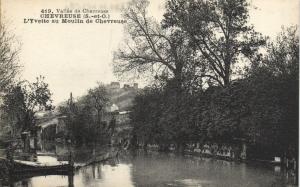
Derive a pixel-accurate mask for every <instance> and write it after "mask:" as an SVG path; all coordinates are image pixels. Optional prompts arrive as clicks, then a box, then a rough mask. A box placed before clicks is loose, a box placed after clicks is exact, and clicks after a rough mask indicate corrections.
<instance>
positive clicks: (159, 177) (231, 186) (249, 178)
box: [14, 153, 286, 187]
mask: <svg viewBox="0 0 300 187" xmlns="http://www.w3.org/2000/svg"><path fill="white" fill-rule="evenodd" d="M52 161H54V160H52ZM70 180H71V181H70ZM72 185H74V186H75V187H86V186H89V187H96V186H101V187H102V186H104V187H119V186H122V187H133V186H178V187H179V186H180V187H181V186H182V187H183V186H198V187H222V186H226V187H240V186H247V187H281V186H286V184H285V178H284V175H283V173H282V172H280V171H278V170H275V171H274V168H272V167H270V168H268V167H263V166H260V165H249V164H244V163H234V162H227V161H220V160H213V159H204V158H199V157H190V156H176V155H173V154H161V153H148V154H144V153H140V154H136V155H133V154H122V155H121V156H120V158H119V160H117V159H115V160H111V161H109V162H106V163H103V164H100V163H99V164H94V165H91V166H87V167H83V168H81V169H79V170H78V171H76V172H75V174H74V177H73V176H72V177H70V176H54V175H51V176H40V177H32V178H30V179H25V180H23V181H19V182H16V183H14V186H20V187H25V186H28V187H54V186H55V187H58V186H59V187H62V186H72Z"/></svg>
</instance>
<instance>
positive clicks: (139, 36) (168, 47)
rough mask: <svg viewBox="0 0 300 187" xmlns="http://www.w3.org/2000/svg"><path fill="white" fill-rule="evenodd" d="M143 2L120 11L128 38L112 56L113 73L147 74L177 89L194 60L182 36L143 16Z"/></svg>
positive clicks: (144, 0) (145, 15) (136, 0)
mask: <svg viewBox="0 0 300 187" xmlns="http://www.w3.org/2000/svg"><path fill="white" fill-rule="evenodd" d="M148 5H149V2H148V1H147V0H133V1H131V2H130V3H129V4H128V6H127V7H126V8H125V9H124V10H123V17H124V19H126V20H127V25H126V28H125V30H126V32H127V36H128V38H127V39H126V40H125V41H124V43H123V46H122V47H120V49H119V50H118V51H117V52H115V54H114V72H115V73H116V74H118V75H121V74H123V73H125V72H130V73H132V74H136V73H145V72H151V73H152V74H154V77H155V78H156V79H160V80H163V81H165V80H168V79H170V78H172V79H173V80H174V81H173V82H174V83H175V85H174V87H177V88H179V89H180V88H181V87H182V83H183V82H184V74H185V72H187V71H189V68H190V67H189V65H188V64H190V65H193V63H190V62H192V61H193V60H194V54H193V51H192V50H191V48H190V47H189V46H188V45H189V44H188V43H187V40H186V36H185V35H184V34H183V33H181V32H180V31H179V30H176V29H163V28H162V27H161V26H160V24H158V23H157V22H155V20H154V19H153V18H152V17H149V16H148V15H147V7H148Z"/></svg>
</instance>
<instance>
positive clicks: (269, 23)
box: [0, 0, 300, 104]
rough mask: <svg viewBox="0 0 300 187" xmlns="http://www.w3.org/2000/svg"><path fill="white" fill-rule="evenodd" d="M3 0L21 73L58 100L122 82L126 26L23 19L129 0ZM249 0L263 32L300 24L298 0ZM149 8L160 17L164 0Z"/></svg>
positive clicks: (115, 9) (114, 10) (115, 6)
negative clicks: (42, 82)
mask: <svg viewBox="0 0 300 187" xmlns="http://www.w3.org/2000/svg"><path fill="white" fill-rule="evenodd" d="M0 1H1V17H2V20H1V21H2V22H4V23H5V24H6V26H7V27H8V28H9V30H10V31H11V33H13V34H14V35H15V36H16V40H17V41H18V42H19V43H21V47H20V54H19V61H20V64H21V65H22V66H23V67H22V72H21V77H22V78H23V79H26V80H29V81H33V80H34V79H35V77H37V76H39V75H43V76H45V77H46V82H47V83H49V87H50V90H51V91H52V93H53V97H52V98H53V100H54V104H57V103H59V102H61V101H63V100H66V99H68V97H69V94H70V92H72V93H73V95H74V96H75V97H78V96H81V95H83V94H85V93H86V91H87V90H88V89H89V88H92V87H94V86H95V85H96V82H97V81H100V82H103V83H110V82H111V81H118V78H117V77H115V76H114V75H113V72H112V58H113V51H115V50H116V49H117V48H118V46H119V44H120V42H121V41H122V39H123V25H122V24H106V25H104V24H25V23H24V18H34V17H36V18H37V17H39V14H40V11H41V9H45V8H47V9H49V8H51V9H56V8H73V9H75V8H80V9H82V8H90V9H107V10H108V11H109V12H110V14H111V17H112V18H114V19H118V18H121V16H120V11H119V8H120V5H122V4H124V3H126V2H127V1H128V0H114V1H113V0H101V1H100V0H85V1H81V0H26V1H24V0H0ZM251 4H252V5H251V9H250V23H252V24H253V25H254V27H255V30H256V31H258V32H261V33H262V34H263V35H267V36H270V37H271V38H275V36H276V34H277V33H279V32H280V30H281V26H282V25H284V26H290V25H295V24H298V23H299V8H300V7H299V0H251ZM149 12H150V14H151V15H152V16H153V17H155V18H156V19H157V20H161V18H162V15H163V12H164V4H163V3H162V1H160V0H151V3H150V9H149ZM120 81H121V83H132V82H126V80H120ZM137 82H139V84H140V85H142V86H143V85H145V84H146V83H145V82H141V81H139V80H137Z"/></svg>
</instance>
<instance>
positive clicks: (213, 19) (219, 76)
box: [163, 0, 265, 86]
mask: <svg viewBox="0 0 300 187" xmlns="http://www.w3.org/2000/svg"><path fill="white" fill-rule="evenodd" d="M166 8H167V12H166V13H165V14H164V20H163V27H164V28H179V29H180V30H181V31H182V32H184V33H185V34H186V35H187V36H188V37H189V41H190V45H191V46H193V48H194V50H196V51H197V52H198V53H200V54H201V55H200V56H199V57H200V58H199V62H198V63H199V66H201V67H202V68H201V69H203V71H202V73H201V75H200V76H201V77H206V78H207V79H208V80H209V81H213V82H215V83H217V84H218V85H220V86H228V85H229V84H230V82H231V80H232V79H233V78H234V77H233V76H235V77H237V76H238V73H239V72H240V71H238V70H236V69H235V68H234V66H235V65H238V66H241V65H242V63H244V61H245V59H249V60H250V61H251V60H252V61H253V60H257V59H258V58H259V55H258V56H257V52H258V49H259V47H260V46H262V45H263V44H264V42H265V41H264V39H263V38H262V37H261V35H260V34H259V33H257V32H255V31H254V29H253V26H249V25H248V18H249V13H248V9H249V3H247V0H206V1H197V0H187V1H186V0H170V1H168V3H167V6H166Z"/></svg>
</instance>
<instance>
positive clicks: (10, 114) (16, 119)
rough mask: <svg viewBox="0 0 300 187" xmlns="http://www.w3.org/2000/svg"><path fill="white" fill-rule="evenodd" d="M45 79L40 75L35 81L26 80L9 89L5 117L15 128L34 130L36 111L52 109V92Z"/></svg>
mask: <svg viewBox="0 0 300 187" xmlns="http://www.w3.org/2000/svg"><path fill="white" fill-rule="evenodd" d="M44 79H45V78H44V77H42V76H39V77H37V78H36V81H35V82H33V83H29V82H27V81H24V82H20V83H17V84H16V85H12V86H11V87H10V88H9V89H8V91H7V93H6V95H5V96H4V102H3V109H4V116H5V119H6V120H7V123H9V125H10V126H11V127H13V129H15V128H14V127H17V130H18V131H20V130H21V131H27V130H33V129H34V128H35V114H36V112H38V111H41V110H51V109H52V105H51V103H52V100H51V95H52V94H51V92H50V90H49V88H48V84H47V83H45V82H44ZM14 131H16V130H14ZM13 135H16V134H13Z"/></svg>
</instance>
